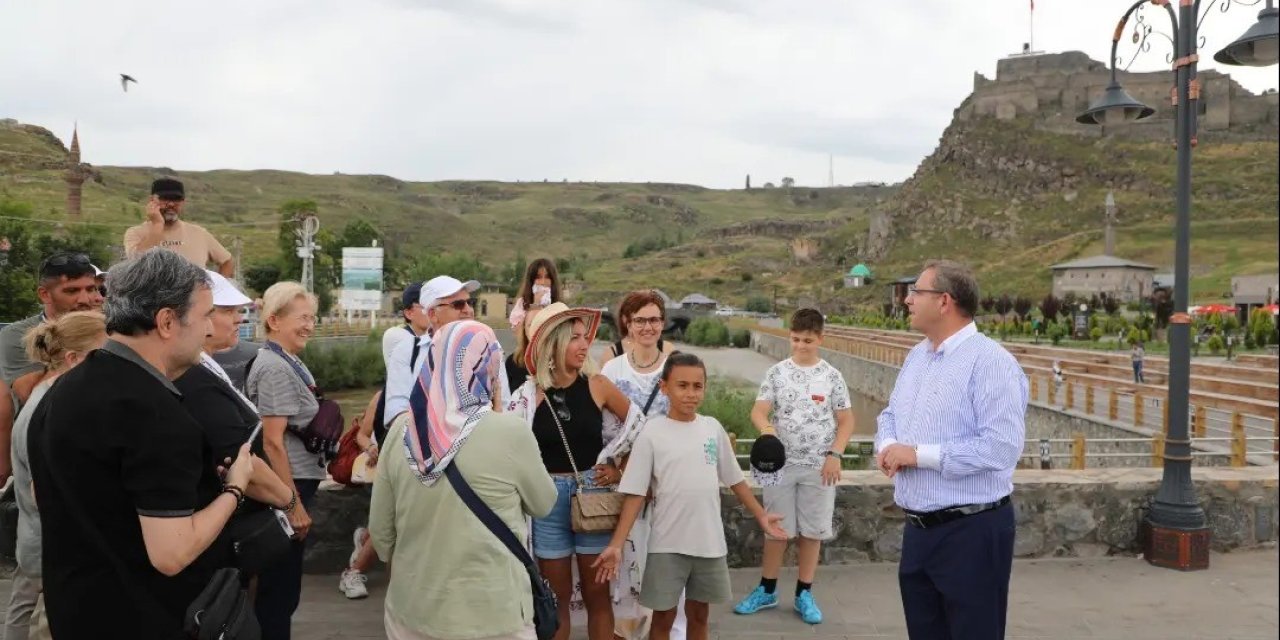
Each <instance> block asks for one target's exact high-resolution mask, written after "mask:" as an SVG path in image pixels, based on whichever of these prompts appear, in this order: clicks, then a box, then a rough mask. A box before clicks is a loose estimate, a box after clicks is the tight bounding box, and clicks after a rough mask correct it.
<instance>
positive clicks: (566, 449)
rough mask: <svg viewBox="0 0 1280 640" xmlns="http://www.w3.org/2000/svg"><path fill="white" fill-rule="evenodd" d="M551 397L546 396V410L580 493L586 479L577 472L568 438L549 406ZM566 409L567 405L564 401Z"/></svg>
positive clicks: (553, 410) (554, 411)
mask: <svg viewBox="0 0 1280 640" xmlns="http://www.w3.org/2000/svg"><path fill="white" fill-rule="evenodd" d="M551 402H552V400H551V396H550V395H549V394H548V395H547V409H549V410H551V419H552V420H555V421H556V431H559V432H560V442H563V443H564V452H565V454H566V455H568V456H569V466H570V467H573V477H574V478H575V479H577V481H578V493H582V485H584V484H586V482H587V481H586V479H585V478H583V477H582V472H581V471H578V463H577V462H576V461H574V459H573V451H571V450H570V449H569V438H567V437H565V435H564V425H562V424H560V416H559V415H557V414H556V408H555V407H553V406H551ZM565 407H566V409H567V408H568V404H567V401H566V404H565Z"/></svg>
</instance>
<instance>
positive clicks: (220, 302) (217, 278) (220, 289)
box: [205, 269, 253, 307]
mask: <svg viewBox="0 0 1280 640" xmlns="http://www.w3.org/2000/svg"><path fill="white" fill-rule="evenodd" d="M205 273H206V274H208V276H209V284H211V285H213V286H212V287H211V288H212V289H213V306H215V307H242V306H244V305H246V304H251V303H252V302H253V300H250V299H249V296H246V295H244V294H243V293H240V290H239V289H237V288H236V285H235V284H233V283H232V282H231V281H230V280H228V279H226V277H224V276H223V275H222V274H221V273H218V272H217V271H209V270H208V269H206V270H205Z"/></svg>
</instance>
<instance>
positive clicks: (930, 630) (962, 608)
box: [898, 504, 1014, 640]
mask: <svg viewBox="0 0 1280 640" xmlns="http://www.w3.org/2000/svg"><path fill="white" fill-rule="evenodd" d="M1013 532H1014V518H1013V505H1012V504H1006V505H1004V506H1003V507H1000V508H998V509H992V510H990V511H984V512H982V513H978V514H974V515H971V516H966V517H964V518H960V519H959V520H952V521H951V522H947V523H945V524H941V525H938V526H936V527H930V528H928V529H921V528H919V527H916V526H914V525H912V524H911V523H910V522H908V523H907V524H906V527H905V529H904V531H903V535H902V561H901V562H900V563H899V565H898V586H899V587H900V588H901V590H902V608H903V611H904V612H905V613H906V617H907V633H908V634H909V635H910V637H911V640H998V639H1001V638H1004V629H1005V610H1006V609H1007V608H1008V604H1009V572H1010V571H1011V570H1012V568H1013Z"/></svg>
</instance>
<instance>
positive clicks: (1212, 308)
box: [1195, 304, 1236, 316]
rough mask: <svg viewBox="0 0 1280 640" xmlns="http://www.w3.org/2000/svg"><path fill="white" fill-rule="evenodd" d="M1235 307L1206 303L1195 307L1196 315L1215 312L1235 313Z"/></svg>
mask: <svg viewBox="0 0 1280 640" xmlns="http://www.w3.org/2000/svg"><path fill="white" fill-rule="evenodd" d="M1235 312H1236V308H1235V307H1232V306H1230V305H1225V304H1206V305H1204V306H1202V307H1199V308H1197V309H1196V311H1195V313H1196V314H1198V315H1206V316H1207V315H1213V314H1215V313H1235Z"/></svg>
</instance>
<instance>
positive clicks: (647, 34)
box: [0, 0, 1276, 187]
mask: <svg viewBox="0 0 1280 640" xmlns="http://www.w3.org/2000/svg"><path fill="white" fill-rule="evenodd" d="M1038 5H1041V6H1038V7H1037V17H1036V48H1037V49H1043V50H1047V51H1061V50H1070V49H1080V50H1084V51H1086V52H1087V53H1089V54H1090V55H1092V56H1093V57H1094V58H1096V59H1101V58H1102V57H1104V56H1105V55H1106V51H1107V45H1108V43H1109V38H1110V32H1111V28H1112V25H1113V24H1114V22H1113V21H1114V19H1115V16H1106V15H1098V14H1097V12H1092V11H1080V10H1079V9H1078V6H1077V5H1074V4H1072V3H1060V2H1043V3H1038ZM1246 14H1249V12H1247V11H1241V10H1233V11H1231V12H1228V13H1227V14H1221V15H1219V14H1218V13H1217V12H1216V11H1215V12H1214V13H1213V14H1212V15H1210V16H1209V19H1208V20H1207V21H1206V31H1205V33H1206V38H1207V40H1208V41H1209V45H1208V46H1209V48H1212V47H1213V46H1215V43H1218V44H1220V43H1222V42H1226V41H1229V40H1231V39H1232V38H1234V37H1235V36H1237V35H1239V32H1241V31H1243V30H1244V28H1246V27H1247V26H1248V25H1249V24H1250V23H1251V22H1252V19H1253V16H1252V14H1249V15H1246ZM1027 26H1028V25H1027V13H1026V8H1025V7H1024V6H1022V4H1021V3H1010V2H1007V0H975V1H974V2H969V3H964V4H955V3H942V2H926V3H897V2H891V3H874V4H872V3H864V2H848V1H847V0H813V1H812V2H800V3H779V2H766V1H764V0H760V1H755V0H598V1H592V2H581V1H579V0H433V1H428V0H422V1H412V0H377V1H376V2H372V3H353V2H349V1H346V0H277V1H275V2H270V3H261V2H252V1H251V0H225V1H223V2H218V3H204V4H190V3H180V4H170V5H165V6H164V7H163V8H158V7H157V6H156V5H155V4H154V3H153V2H147V1H144V0H116V1H115V2H111V3H103V2H91V1H90V0H65V1H63V2H56V3H54V2H24V3H6V4H5V5H4V8H3V9H0V60H4V61H5V63H4V64H3V65H0V117H12V118H17V119H19V120H21V121H24V122H30V123H34V124H39V125H42V126H45V127H48V128H50V129H52V130H53V131H55V132H56V133H58V134H59V135H62V136H64V137H66V136H67V135H68V134H69V131H70V129H71V126H72V124H73V123H74V122H76V121H78V122H79V124H80V130H81V134H82V139H83V141H84V153H85V160H86V161H88V162H92V163H94V164H99V165H103V164H121V165H150V166H170V167H175V168H179V169H193V170H194V169H211V168H242V169H251V168H277V169H289V170H297V171H309V172H317V173H330V172H332V171H335V170H340V171H342V172H344V173H379V174H388V175H393V176H396V177H399V178H403V179H409V180H439V179H446V178H476V179H480V178H485V179H500V180H541V179H543V178H548V179H552V180H556V179H560V178H568V179H570V180H630V181H645V180H655V181H666V182H691V183H697V184H704V185H708V186H721V187H726V186H737V185H739V184H741V181H742V176H743V175H744V174H746V173H751V174H753V175H755V176H759V177H760V179H761V181H763V180H765V179H768V180H775V181H776V180H778V179H780V178H781V177H782V176H784V175H790V176H792V177H794V178H796V180H797V181H798V182H799V183H801V184H825V183H826V179H827V156H828V154H833V155H835V160H836V173H837V179H838V180H839V181H841V182H846V183H847V182H856V181H861V180H888V181H897V180H902V179H905V178H907V177H908V176H910V175H911V172H912V171H913V169H914V167H915V166H916V165H917V163H918V162H919V161H920V160H921V159H922V158H923V156H924V155H925V154H927V153H928V152H929V151H930V150H931V149H933V147H934V145H935V144H936V142H937V139H938V137H939V135H940V134H941V133H942V130H943V129H944V128H945V127H946V125H947V123H948V122H949V121H950V119H951V113H952V110H953V109H954V108H955V107H956V106H957V105H959V103H960V101H961V100H963V99H964V97H965V96H966V95H968V93H969V91H970V90H971V88H972V82H973V73H974V72H975V71H978V72H981V73H984V74H986V75H987V76H992V75H994V70H995V63H996V60H997V59H999V58H1000V57H1001V56H1003V55H1006V54H1008V53H1009V52H1012V51H1016V50H1018V49H1019V48H1020V46H1021V43H1022V42H1023V41H1024V40H1026V39H1027ZM1205 57H1206V58H1208V56H1205ZM1143 65H1145V67H1144V68H1147V69H1155V68H1163V67H1164V65H1163V60H1162V58H1161V56H1153V57H1152V60H1151V61H1150V63H1146V62H1141V61H1140V63H1139V65H1138V66H1139V67H1143ZM1206 66H1211V65H1206ZM121 72H127V73H130V74H132V75H134V76H135V77H137V78H138V80H139V84H138V85H137V86H136V87H131V88H130V90H129V93H128V94H124V93H123V92H121V91H120V88H119V82H118V76H117V74H118V73H121ZM1231 73H1232V76H1233V77H1235V78H1236V79H1237V80H1240V81H1241V82H1242V83H1243V84H1244V85H1245V86H1247V87H1249V88H1251V89H1253V90H1255V91H1258V90H1261V89H1264V88H1269V87H1273V86H1275V84H1276V80H1275V78H1276V76H1275V70H1274V69H1261V70H1235V69H1233V70H1231Z"/></svg>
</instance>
